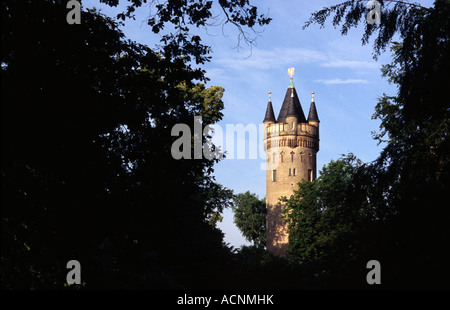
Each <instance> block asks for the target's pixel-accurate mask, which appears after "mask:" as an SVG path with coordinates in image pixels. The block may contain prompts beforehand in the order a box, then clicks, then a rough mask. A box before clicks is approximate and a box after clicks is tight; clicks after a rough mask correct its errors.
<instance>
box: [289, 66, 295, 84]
mask: <svg viewBox="0 0 450 310" xmlns="http://www.w3.org/2000/svg"><path fill="white" fill-rule="evenodd" d="M294 71H295V68H294V67H291V68H289V69H288V74H289V76H290V77H291V81H290V82H289V87H291V88H293V87H294V83H293V82H292V76H293V75H294Z"/></svg>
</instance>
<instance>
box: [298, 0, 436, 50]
mask: <svg viewBox="0 0 450 310" xmlns="http://www.w3.org/2000/svg"><path fill="white" fill-rule="evenodd" d="M378 1H379V3H380V5H381V23H380V24H376V23H373V24H369V23H367V21H366V16H367V14H368V13H369V11H370V9H367V8H366V4H367V2H368V1H360V0H349V1H344V2H342V3H339V4H336V5H333V6H330V7H325V8H323V9H322V10H319V11H317V12H314V13H313V14H311V17H310V19H309V20H308V21H307V22H306V23H305V25H304V26H303V29H304V28H306V27H309V26H310V25H311V24H319V25H320V27H325V23H326V21H327V19H328V17H330V15H334V16H333V19H332V25H333V26H334V27H337V26H338V25H341V34H342V35H346V34H347V33H348V31H349V30H350V29H351V28H353V27H357V26H358V25H360V22H362V24H363V25H364V28H365V30H364V35H363V37H362V43H363V44H367V43H368V42H369V39H370V37H372V36H374V35H376V38H375V40H374V43H373V56H374V58H377V57H378V56H379V55H380V54H381V53H382V52H384V51H385V50H386V48H387V47H388V46H389V45H390V44H391V41H392V38H393V37H394V35H395V34H398V35H399V36H400V37H401V38H402V39H404V38H406V37H407V36H409V35H411V34H412V33H414V31H415V25H416V23H417V20H418V19H421V18H422V16H423V15H424V14H426V13H428V12H430V10H431V9H430V8H426V7H423V6H421V5H420V4H416V3H408V2H405V1H396V0H394V1H386V0H378Z"/></svg>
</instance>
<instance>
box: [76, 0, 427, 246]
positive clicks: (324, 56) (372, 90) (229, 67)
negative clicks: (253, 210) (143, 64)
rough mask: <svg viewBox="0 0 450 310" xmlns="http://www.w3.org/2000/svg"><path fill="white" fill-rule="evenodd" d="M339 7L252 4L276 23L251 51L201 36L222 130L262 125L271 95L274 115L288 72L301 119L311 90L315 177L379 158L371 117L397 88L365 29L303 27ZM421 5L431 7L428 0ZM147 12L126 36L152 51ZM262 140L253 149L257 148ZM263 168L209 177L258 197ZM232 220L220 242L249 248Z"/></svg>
mask: <svg viewBox="0 0 450 310" xmlns="http://www.w3.org/2000/svg"><path fill="white" fill-rule="evenodd" d="M122 2H123V1H122ZM340 2H342V1H337V0H336V1H329V0H328V1H325V0H323V1H322V0H317V1H295V0H270V1H269V0H265V1H253V3H254V4H256V5H257V6H258V8H259V9H260V10H261V12H262V13H268V15H269V16H270V17H271V18H272V19H273V20H272V22H271V23H270V24H269V25H267V26H265V27H264V28H262V29H259V30H262V32H261V33H259V37H258V38H257V40H256V46H253V47H252V48H250V47H249V46H246V45H245V44H244V43H242V44H241V48H239V49H236V48H235V47H236V44H237V32H236V29H235V28H234V27H233V26H232V25H225V26H224V27H222V26H210V27H208V28H207V29H199V30H198V34H200V35H201V36H202V39H203V41H204V42H205V43H206V44H208V45H210V46H211V47H212V50H213V53H212V54H211V56H212V60H211V62H210V63H208V64H206V65H204V66H203V68H204V69H205V70H206V71H207V76H208V77H209V78H210V79H211V80H210V82H209V83H208V86H212V85H218V86H222V87H224V88H225V93H224V96H223V101H224V103H225V109H224V111H223V113H224V118H223V120H222V121H221V122H220V123H219V125H221V127H222V128H225V125H226V124H243V125H244V126H245V125H248V124H256V125H257V126H258V125H259V124H261V123H262V120H263V118H264V114H265V110H266V106H267V101H268V94H267V93H268V92H269V91H271V92H272V102H273V107H274V110H275V114H276V116H277V115H278V112H279V110H280V108H281V103H282V101H283V98H284V94H285V92H286V89H287V87H288V85H289V76H288V74H287V69H288V68H289V67H295V74H294V79H293V81H294V85H295V88H296V90H297V93H298V95H299V98H300V102H301V104H302V107H303V111H304V112H305V114H306V115H307V113H308V111H309V105H310V101H311V92H315V102H316V107H317V111H318V115H319V118H320V151H319V152H318V154H317V167H318V172H319V171H320V169H321V168H322V167H323V166H324V165H326V164H327V163H329V162H330V161H331V160H335V159H337V158H339V157H340V155H341V154H346V153H348V152H352V153H354V154H355V155H356V156H357V157H358V158H359V159H361V160H362V161H363V162H368V161H372V160H374V159H376V157H377V156H378V154H379V152H380V150H381V148H382V145H380V146H378V145H377V142H376V141H375V140H373V139H372V135H371V131H374V130H378V126H379V121H377V120H371V116H372V114H373V112H374V107H375V105H376V103H377V98H378V97H380V96H381V95H382V94H383V93H386V94H389V95H395V94H396V87H395V86H394V85H390V84H388V82H387V81H386V80H385V79H383V78H382V77H381V74H380V68H381V65H382V64H387V63H389V62H390V52H389V51H387V52H385V53H384V54H382V55H381V56H380V57H379V59H378V61H375V60H374V59H373V58H372V46H371V43H372V42H370V43H369V44H368V45H365V46H362V44H361V37H362V31H363V27H362V26H363V25H361V26H360V27H359V28H355V29H352V30H350V31H349V33H348V35H347V36H341V35H340V32H339V29H334V28H333V26H332V25H331V24H330V23H328V24H327V25H326V27H325V28H323V29H319V26H318V25H311V26H310V27H308V28H306V29H305V30H303V29H302V26H303V24H304V23H305V22H306V21H307V20H308V19H309V16H310V14H311V13H313V12H314V11H317V10H319V9H321V8H323V7H324V6H330V5H334V4H336V3H340ZM421 4H422V5H424V6H430V5H431V4H432V1H422V2H421ZM83 5H84V6H86V7H92V6H95V7H97V8H101V9H102V12H104V13H106V14H108V15H115V14H116V13H117V12H118V11H119V10H118V9H114V8H109V7H106V6H102V5H100V4H99V3H98V1H94V0H91V1H83ZM121 7H122V8H123V7H124V6H123V5H121ZM150 10H151V8H150V7H148V6H147V7H143V8H140V9H138V10H137V11H136V20H135V21H129V22H127V24H126V26H125V27H123V28H122V30H123V31H124V33H125V35H126V36H127V37H128V38H130V39H132V40H135V41H137V42H140V43H144V44H147V45H149V46H150V47H151V46H154V44H157V43H158V40H159V36H158V35H154V34H153V33H152V32H151V29H150V27H149V26H147V25H146V22H145V20H146V17H147V16H148V14H149V12H150ZM216 13H217V15H218V19H217V21H218V22H219V21H220V20H221V19H222V18H223V17H224V16H223V15H219V14H220V13H221V12H220V10H217V11H216ZM222 14H223V13H222ZM247 140H248V139H247ZM259 140H261V141H257V143H261V142H262V139H259ZM247 143H255V142H249V141H247ZM235 157H236V156H235ZM261 162H262V161H261V159H224V160H222V161H221V162H219V163H218V164H217V165H216V166H215V173H214V175H215V177H216V180H217V181H218V182H219V183H221V184H223V185H224V186H226V187H228V188H230V189H232V190H234V191H235V193H241V192H245V191H250V192H253V193H256V194H257V195H258V196H259V197H261V198H262V197H264V196H265V190H266V187H265V171H263V170H261V169H260V164H261ZM232 217H233V216H232V212H231V210H226V211H225V212H224V220H223V222H222V223H220V224H219V228H221V229H222V230H223V231H224V233H225V241H226V242H229V243H230V244H231V245H233V246H234V247H239V246H240V245H242V244H249V243H248V242H246V241H245V240H244V238H243V237H242V236H241V234H240V232H239V231H238V230H237V228H236V227H235V226H234V224H233V218H232Z"/></svg>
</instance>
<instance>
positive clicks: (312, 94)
mask: <svg viewBox="0 0 450 310" xmlns="http://www.w3.org/2000/svg"><path fill="white" fill-rule="evenodd" d="M311 102H314V92H311Z"/></svg>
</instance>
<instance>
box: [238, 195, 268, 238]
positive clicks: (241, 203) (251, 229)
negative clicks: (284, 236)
mask: <svg viewBox="0 0 450 310" xmlns="http://www.w3.org/2000/svg"><path fill="white" fill-rule="evenodd" d="M233 201H234V205H233V212H234V223H235V224H236V226H237V227H238V228H239V230H240V231H241V233H242V235H243V236H244V237H245V239H247V241H250V242H253V243H254V245H255V246H258V247H264V246H265V245H266V199H259V197H258V196H257V195H256V194H252V193H250V192H249V191H247V192H245V193H243V194H242V193H241V194H237V195H235V196H234V197H233Z"/></svg>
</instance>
